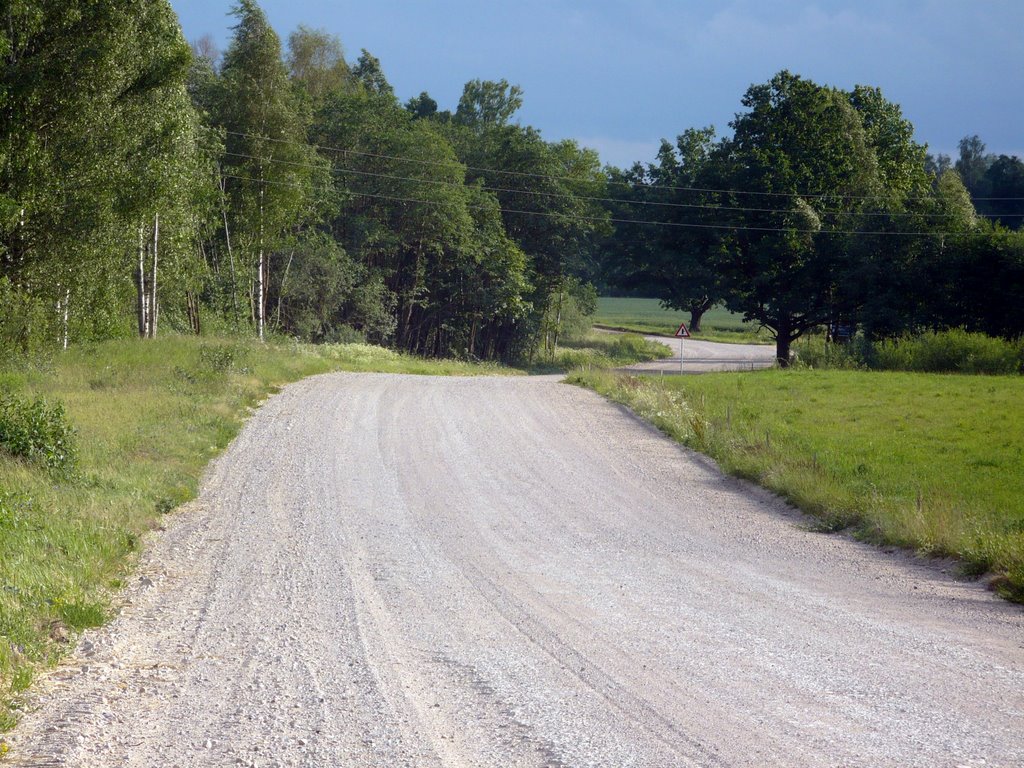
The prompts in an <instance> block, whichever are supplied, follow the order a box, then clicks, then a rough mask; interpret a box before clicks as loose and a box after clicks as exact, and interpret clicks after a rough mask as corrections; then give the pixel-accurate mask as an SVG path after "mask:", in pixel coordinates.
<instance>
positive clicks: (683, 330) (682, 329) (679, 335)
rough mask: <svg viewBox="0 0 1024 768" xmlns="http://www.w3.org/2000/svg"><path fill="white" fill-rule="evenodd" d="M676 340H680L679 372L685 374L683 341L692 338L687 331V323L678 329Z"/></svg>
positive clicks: (681, 324)
mask: <svg viewBox="0 0 1024 768" xmlns="http://www.w3.org/2000/svg"><path fill="white" fill-rule="evenodd" d="M676 338H677V339H679V372H680V373H682V372H683V339H688V338H690V332H689V331H688V330H686V323H680V324H679V327H678V328H677V329H676Z"/></svg>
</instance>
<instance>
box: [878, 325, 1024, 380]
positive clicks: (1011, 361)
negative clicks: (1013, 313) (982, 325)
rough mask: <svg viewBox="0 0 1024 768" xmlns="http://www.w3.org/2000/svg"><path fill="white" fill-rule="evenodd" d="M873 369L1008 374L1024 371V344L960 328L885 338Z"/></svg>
mask: <svg viewBox="0 0 1024 768" xmlns="http://www.w3.org/2000/svg"><path fill="white" fill-rule="evenodd" d="M869 354H870V356H871V359H870V364H871V367H872V368H877V369H880V370H886V371H921V372H927V373H985V374H1008V373H1019V372H1022V371H1024V344H1022V343H1021V342H1019V341H1018V342H1016V343H1013V342H1009V341H1006V340H1005V339H998V338H992V337H991V336H986V335H985V334H983V333H969V332H967V331H964V330H962V329H959V328H954V329H952V330H949V331H930V332H927V333H923V334H921V335H919V336H909V337H903V338H899V339H885V340H883V341H880V342H878V343H876V344H874V345H873V346H872V347H871V349H870V352H869Z"/></svg>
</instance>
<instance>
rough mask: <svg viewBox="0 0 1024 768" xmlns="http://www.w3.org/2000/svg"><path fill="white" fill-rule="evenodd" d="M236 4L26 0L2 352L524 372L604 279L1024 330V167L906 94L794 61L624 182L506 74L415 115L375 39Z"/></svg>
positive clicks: (766, 321)
mask: <svg viewBox="0 0 1024 768" xmlns="http://www.w3.org/2000/svg"><path fill="white" fill-rule="evenodd" d="M234 15H235V19H236V24H235V26H234V29H233V36H232V38H231V40H230V43H229V44H228V46H227V48H226V50H225V51H224V52H223V54H221V52H220V51H218V50H217V48H216V46H215V45H214V44H213V43H212V42H211V41H210V40H209V39H208V38H206V39H203V40H200V41H198V42H196V43H195V44H193V45H192V46H191V47H190V46H189V45H188V44H187V43H186V42H185V40H184V38H183V37H182V33H181V29H180V26H179V24H178V21H177V18H176V16H175V14H174V12H173V10H172V9H171V7H170V5H169V4H168V2H167V0H101V1H100V2H86V1H85V0H63V1H62V2H59V3H58V2H52V1H50V0H20V2H13V3H10V4H9V11H8V18H7V21H8V23H7V25H6V26H5V27H4V28H3V29H0V54H2V56H3V62H4V75H3V78H2V82H0V115H2V123H0V268H2V272H0V347H2V348H6V349H21V350H23V351H28V352H31V351H32V350H33V349H36V348H39V347H45V346H54V345H57V346H67V345H68V344H69V343H74V342H77V341H88V340H93V339H102V338H109V337H115V336H124V335H128V334H139V335H142V336H155V335H157V333H158V330H159V329H167V328H171V329H174V330H177V331H191V332H195V333H200V332H206V331H211V330H212V331H234V332H238V331H242V332H251V333H253V334H255V335H258V336H260V337H261V338H262V337H263V336H265V335H266V334H268V333H274V334H287V335H290V336H295V337H299V338H303V339H307V340H310V341H314V342H330V341H345V340H355V339H367V340H370V341H374V342H379V343H387V344H390V345H392V346H395V347H397V348H400V349H402V350H406V351H410V352H415V353H418V354H425V355H435V356H446V355H457V356H462V357H467V358H486V359H499V360H506V361H512V360H521V359H523V358H528V357H531V356H532V355H533V354H535V353H536V352H537V351H538V350H545V349H547V350H551V349H553V347H554V345H555V344H557V343H558V336H559V332H560V329H561V328H562V327H563V324H564V319H565V317H566V316H568V315H569V314H571V313H572V312H574V311H576V310H578V308H579V307H586V306H587V305H592V302H593V298H594V296H595V294H594V289H593V287H592V286H591V285H590V284H591V283H598V284H600V285H602V286H606V287H608V286H611V287H614V288H616V289H618V290H634V291H642V292H644V293H645V294H646V295H650V296H656V297H658V298H661V299H662V300H663V301H664V302H665V303H666V304H667V305H669V306H672V307H675V308H680V309H686V310H689V311H691V312H692V313H693V320H694V325H697V326H699V322H700V316H701V314H702V313H703V312H704V311H706V310H707V309H708V308H710V307H711V306H714V305H716V304H725V305H726V306H728V307H730V308H732V309H734V310H736V311H740V312H743V313H744V314H745V316H746V317H748V318H749V319H750V320H751V321H753V322H757V323H760V324H762V325H764V326H767V327H768V328H769V329H771V331H772V332H773V333H774V334H775V335H776V338H777V340H778V354H779V357H780V359H782V360H787V359H788V355H789V345H790V344H791V343H792V341H793V340H795V339H796V338H798V337H799V336H800V335H801V334H803V333H805V332H806V331H808V330H809V329H812V328H816V327H819V326H827V327H830V328H833V329H837V328H841V327H858V328H860V329H862V330H863V331H864V332H865V333H867V334H870V335H875V336H885V335H895V334H899V333H903V332H906V331H908V330H915V329H921V328H935V327H944V326H965V327H968V328H971V329H980V330H984V331H986V332H989V333H993V334H999V335H1018V334H1020V333H1021V332H1022V330H1024V326H1022V324H1021V321H1020V319H1019V318H1017V317H1016V316H1014V315H1013V314H1012V309H1013V307H1015V306H1017V305H1018V304H1019V303H1020V300H1021V298H1024V292H1022V289H1021V284H1022V276H1021V275H1022V271H1024V267H1022V263H1024V260H1022V256H1021V254H1022V247H1021V235H1019V234H1018V233H1017V232H1016V231H1014V230H1017V229H1019V226H1020V218H1021V217H1020V216H1019V215H1018V214H1019V212H1020V211H1019V208H1020V203H1021V200H1020V199H1019V198H1021V197H1024V195H1022V194H1021V193H1020V192H1019V190H1018V188H1017V187H1013V186H1012V184H1014V183H1016V182H1015V181H1014V179H1016V178H1018V177H1019V176H1020V175H1021V174H1020V173H1019V166H1020V161H1019V160H1018V159H1016V158H1003V157H999V158H993V157H991V156H989V155H986V154H985V148H984V145H983V144H982V143H981V142H980V140H977V141H973V139H977V137H973V139H972V140H971V141H968V140H965V142H966V143H965V142H962V143H961V147H960V149H961V156H960V158H959V159H958V160H957V162H956V164H955V165H954V164H953V163H952V162H951V161H950V159H949V158H947V157H945V156H941V155H940V156H938V157H932V156H930V155H928V154H927V153H926V150H925V148H924V147H923V146H922V145H920V144H918V143H916V142H915V141H914V138H913V128H912V126H911V125H910V123H909V122H908V121H907V120H906V119H905V118H904V117H903V116H902V114H901V111H900V109H899V107H898V105H895V104H892V103H891V102H889V101H887V100H886V99H885V98H884V97H883V96H882V94H881V92H880V91H879V90H878V89H875V88H868V87H857V88H855V89H854V90H853V91H851V92H845V91H841V90H838V89H835V88H829V87H825V86H820V85H817V84H815V83H813V82H811V81H809V80H806V79H802V78H800V77H798V76H796V75H792V74H790V73H788V72H782V73H780V74H779V75H777V76H776V77H775V78H773V79H772V80H771V81H770V82H769V83H766V84H761V85H755V86H752V87H751V88H750V89H749V90H748V91H747V93H746V95H745V96H744V98H743V101H742V105H743V107H744V110H745V111H743V112H741V113H740V114H738V115H737V117H736V119H735V120H734V121H733V122H732V123H731V125H730V127H731V128H732V130H733V133H732V134H731V135H729V136H721V137H719V136H717V135H716V133H715V131H714V130H713V129H711V128H699V129H690V130H687V131H685V132H684V133H683V134H682V135H681V136H679V137H678V139H677V141H676V142H675V143H674V144H671V143H669V142H663V144H662V147H661V149H660V151H659V153H658V156H657V158H656V159H655V161H654V162H652V163H647V164H644V163H637V164H635V165H634V166H633V167H631V168H629V169H616V168H602V167H601V164H600V161H599V158H598V156H597V154H596V153H595V152H593V151H592V150H589V149H585V148H582V147H580V146H578V145H577V144H576V143H575V142H573V141H555V142H551V141H546V140H545V139H544V138H543V137H542V136H541V134H540V132H539V131H538V130H536V129H535V128H532V127H530V126H524V125H521V124H519V123H518V122H516V121H515V115H516V112H517V110H518V109H519V108H520V107H521V105H522V100H523V93H522V91H521V89H520V88H518V87H517V86H514V85H510V84H509V83H508V82H507V81H505V80H499V81H485V80H471V81H469V82H468V83H466V85H465V88H464V90H463V94H462V97H461V99H460V100H459V103H458V105H457V106H456V108H455V109H454V110H442V109H440V108H439V106H438V104H437V102H436V101H435V100H434V99H433V98H431V97H430V95H429V94H428V93H426V92H423V93H421V94H420V95H419V96H416V97H414V98H412V99H410V100H408V101H407V102H406V103H404V104H402V103H400V102H399V100H398V99H397V97H396V95H395V93H394V90H393V89H392V87H391V85H390V84H389V83H388V80H387V78H386V76H385V74H384V71H383V69H382V66H381V63H380V61H379V60H378V59H377V58H376V57H374V56H373V55H372V54H371V53H369V52H368V51H366V50H363V51H361V53H360V55H359V56H358V57H357V58H356V59H355V60H354V61H350V60H349V59H347V58H346V56H345V54H344V51H343V49H342V46H341V43H340V41H339V40H338V39H337V38H336V37H334V36H333V35H331V34H328V33H326V32H324V31H322V30H316V29H310V28H307V27H300V28H299V29H297V30H296V31H294V32H293V33H292V34H291V35H290V36H289V37H288V39H287V41H286V42H285V43H282V41H281V40H280V38H279V37H278V35H277V34H276V32H275V31H274V30H273V29H272V28H271V27H270V25H269V23H268V22H267V19H266V17H265V15H264V14H263V12H262V10H261V9H260V8H259V6H258V5H257V4H256V2H254V0H240V2H239V3H238V4H237V5H236V7H235V8H234ZM1014 163H1016V165H1015V164H1014ZM1015 174H1016V176H1015ZM1007 190H1009V191H1007ZM1013 198H1017V199H1013ZM979 214H981V215H980V216H979Z"/></svg>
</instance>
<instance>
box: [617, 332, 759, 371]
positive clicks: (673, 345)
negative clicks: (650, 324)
mask: <svg viewBox="0 0 1024 768" xmlns="http://www.w3.org/2000/svg"><path fill="white" fill-rule="evenodd" d="M644 338H645V339H647V340H648V341H656V342H658V343H659V344H664V345H665V346H666V347H668V348H669V349H670V350H672V356H671V357H666V358H663V359H661V360H649V361H647V362H644V363H636V364H635V365H629V366H626V367H625V368H624V369H623V370H627V371H636V372H637V373H708V372H710V371H749V370H753V369H755V368H771V367H772V366H773V365H775V346H774V345H770V344H726V343H723V342H717V341H701V340H699V339H682V340H680V339H670V338H668V337H666V336H644ZM680 356H682V362H681V363H680Z"/></svg>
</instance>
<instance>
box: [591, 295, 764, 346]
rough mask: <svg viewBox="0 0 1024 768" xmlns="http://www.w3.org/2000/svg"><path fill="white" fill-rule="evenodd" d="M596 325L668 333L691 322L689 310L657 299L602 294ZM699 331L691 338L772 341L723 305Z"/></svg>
mask: <svg viewBox="0 0 1024 768" xmlns="http://www.w3.org/2000/svg"><path fill="white" fill-rule="evenodd" d="M593 322H594V324H595V325H598V326H604V327H607V328H614V329H616V330H624V331H633V332H635V333H650V334H658V335H661V336H671V335H673V334H674V333H675V332H676V329H677V328H678V327H679V324H680V323H686V324H687V325H689V323H690V313H689V312H677V311H675V310H671V309H665V308H663V307H662V306H661V304H660V303H659V301H658V300H657V299H623V298H611V297H607V296H602V297H601V298H599V299H598V300H597V312H596V313H595V314H594V316H593ZM701 326H702V328H701V332H700V333H695V334H694V338H697V339H704V340H705V341H724V342H734V343H742V344H751V343H758V342H761V343H765V344H768V343H771V337H770V336H769V335H768V333H767V331H763V330H762V331H760V332H759V331H757V330H756V326H754V325H751V324H750V323H744V322H743V316H742V315H738V314H736V313H735V312H730V311H729V310H727V309H725V308H724V307H715V308H714V309H711V310H709V311H708V312H706V313H705V315H704V317H703V318H702V320H701Z"/></svg>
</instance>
